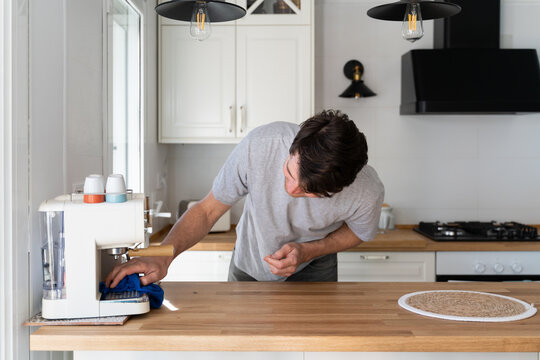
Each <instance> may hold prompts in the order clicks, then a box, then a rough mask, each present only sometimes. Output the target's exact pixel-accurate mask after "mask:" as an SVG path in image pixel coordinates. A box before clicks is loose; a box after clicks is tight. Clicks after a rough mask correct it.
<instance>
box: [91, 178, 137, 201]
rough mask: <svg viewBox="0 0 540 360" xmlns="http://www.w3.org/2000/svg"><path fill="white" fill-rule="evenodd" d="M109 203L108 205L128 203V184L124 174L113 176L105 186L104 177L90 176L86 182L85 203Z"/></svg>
mask: <svg viewBox="0 0 540 360" xmlns="http://www.w3.org/2000/svg"><path fill="white" fill-rule="evenodd" d="M104 201H107V202H108V203H121V202H126V201H127V196H126V183H125V181H124V176H123V175H122V174H111V175H109V177H108V178H107V185H105V182H104V179H103V176H102V175H98V174H92V175H88V176H87V177H86V179H85V181H84V202H85V203H87V204H97V203H102V202H104Z"/></svg>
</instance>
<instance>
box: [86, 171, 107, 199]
mask: <svg viewBox="0 0 540 360" xmlns="http://www.w3.org/2000/svg"><path fill="white" fill-rule="evenodd" d="M104 192H105V182H104V180H103V176H102V175H98V174H92V175H88V176H87V177H86V179H85V180H84V193H85V194H89V195H97V194H103V193H104Z"/></svg>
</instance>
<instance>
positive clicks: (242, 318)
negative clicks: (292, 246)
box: [30, 282, 540, 352]
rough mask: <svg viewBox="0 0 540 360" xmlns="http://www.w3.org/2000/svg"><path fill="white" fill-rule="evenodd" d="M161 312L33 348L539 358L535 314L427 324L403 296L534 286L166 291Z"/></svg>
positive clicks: (527, 293)
mask: <svg viewBox="0 0 540 360" xmlns="http://www.w3.org/2000/svg"><path fill="white" fill-rule="evenodd" d="M163 288H164V290H165V298H166V299H167V300H168V301H170V303H171V304H173V305H174V306H175V307H176V308H178V310H177V311H172V310H169V309H168V308H167V307H164V306H162V308H161V309H159V310H152V311H151V312H150V313H148V314H145V315H138V316H133V317H132V318H131V319H130V320H129V321H128V322H127V323H126V324H125V325H124V326H120V327H114V328H111V327H89V326H69V327H67V326H66V327H63V326H44V327H41V328H40V329H38V330H37V331H35V332H34V333H33V334H32V335H31V336H30V347H31V349H32V350H149V351H156V350H167V351H304V352H316V351H435V352H447V351H458V352H463V351H472V352H474V351H481V352H504V351H511V352H538V351H540V316H539V315H538V314H537V315H535V316H533V317H531V318H528V319H524V320H520V321H516V322H506V323H474V322H457V321H449V320H441V319H434V318H427V317H423V316H421V315H417V314H414V313H411V312H408V311H407V310H404V309H402V308H401V307H399V305H398V303H397V301H398V299H399V297H401V296H402V295H404V294H407V293H410V292H414V291H422V290H436V289H457V290H476V291H485V292H492V293H496V294H502V295H506V296H513V297H516V298H518V299H521V300H523V301H525V302H527V303H533V304H540V284H539V283H522V282H516V283H511V282H507V283H270V282H260V283H258V282H242V283H167V284H163Z"/></svg>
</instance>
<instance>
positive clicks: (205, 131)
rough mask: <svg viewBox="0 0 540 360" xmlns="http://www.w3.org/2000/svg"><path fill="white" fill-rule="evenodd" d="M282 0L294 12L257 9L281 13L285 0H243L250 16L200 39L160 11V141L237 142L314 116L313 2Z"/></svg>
mask: <svg viewBox="0 0 540 360" xmlns="http://www.w3.org/2000/svg"><path fill="white" fill-rule="evenodd" d="M242 1H244V2H246V1H247V3H245V4H242ZM282 1H283V2H284V3H285V4H288V5H294V6H295V9H293V10H292V11H293V13H283V12H284V11H285V10H280V11H282V13H275V14H269V13H259V12H262V10H257V9H259V7H260V6H263V9H276V11H277V9H278V7H277V5H279V6H282V3H281V0H273V1H259V0H253V1H252V0H238V1H237V3H238V4H239V5H242V6H244V7H245V6H246V4H247V5H248V7H247V8H248V15H246V17H244V18H243V19H242V20H238V21H236V24H235V25H232V26H231V23H228V24H227V25H221V24H222V23H219V24H212V34H211V35H210V38H208V39H207V40H205V41H202V42H200V41H197V40H194V39H192V38H191V37H190V34H189V23H186V22H176V24H175V25H172V23H171V21H170V20H166V19H165V18H162V17H160V19H161V20H160V31H159V34H160V35H159V141H160V142H162V143H237V142H239V141H240V139H241V138H242V137H244V136H245V135H246V134H247V133H248V132H249V131H250V130H251V129H253V128H255V127H257V126H259V125H262V124H267V123H269V122H273V121H288V122H295V123H300V122H302V121H304V120H306V119H307V118H309V117H310V116H311V115H312V112H313V45H312V44H313V27H312V25H311V23H312V20H311V16H312V15H311V7H310V6H309V5H310V3H311V1H306V0H282ZM300 1H301V3H300ZM297 3H298V4H300V5H298V6H300V7H298V6H296V5H295V4H297ZM308 4H309V5H308ZM270 5H272V6H270ZM299 10H301V11H299ZM249 11H252V12H255V11H256V13H251V14H250V13H249ZM264 11H269V10H264ZM296 11H299V12H296ZM306 14H307V15H306ZM304 16H305V17H306V19H307V22H306V23H305V24H304V21H305V19H304ZM249 18H253V19H251V20H250V19H249ZM255 24H256V25H255Z"/></svg>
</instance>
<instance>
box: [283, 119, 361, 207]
mask: <svg viewBox="0 0 540 360" xmlns="http://www.w3.org/2000/svg"><path fill="white" fill-rule="evenodd" d="M367 151H368V147H367V142H366V137H365V136H364V134H362V133H361V132H360V131H359V130H358V128H357V127H356V125H355V124H354V122H353V121H352V120H350V119H349V117H348V116H347V115H346V114H342V113H341V112H339V111H335V110H325V111H322V112H321V113H319V114H316V115H314V116H313V117H311V118H309V119H307V120H306V121H304V122H303V123H302V124H301V125H300V131H299V132H298V134H296V137H295V138H294V141H293V143H292V145H291V147H290V149H289V154H291V155H295V154H298V155H299V179H298V181H299V185H300V187H301V188H302V190H303V191H304V192H306V193H311V194H315V195H318V196H322V197H331V196H332V195H333V194H335V193H337V192H340V191H341V190H343V188H344V187H345V186H348V185H350V184H352V183H353V181H354V179H355V178H356V175H357V174H358V172H359V171H360V170H361V169H362V168H363V167H364V165H366V164H367V161H368V155H367Z"/></svg>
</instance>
